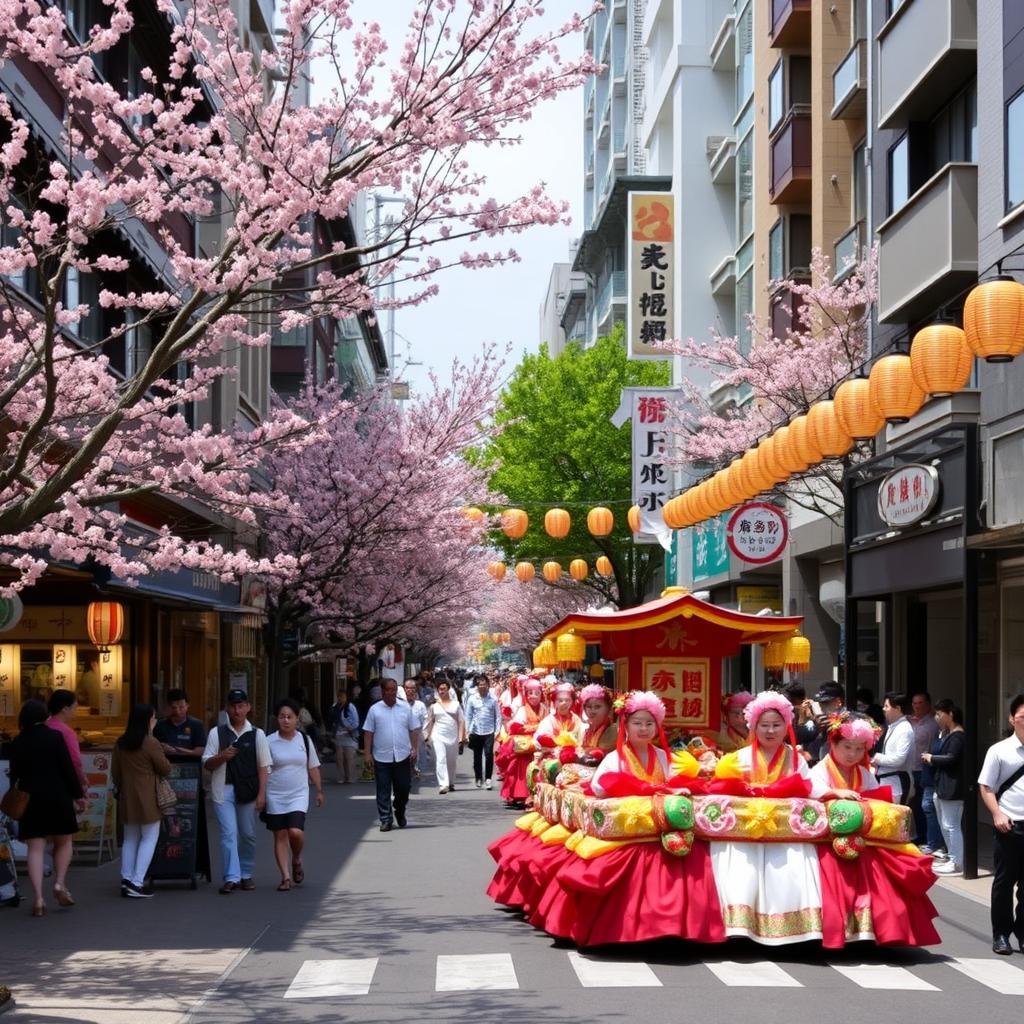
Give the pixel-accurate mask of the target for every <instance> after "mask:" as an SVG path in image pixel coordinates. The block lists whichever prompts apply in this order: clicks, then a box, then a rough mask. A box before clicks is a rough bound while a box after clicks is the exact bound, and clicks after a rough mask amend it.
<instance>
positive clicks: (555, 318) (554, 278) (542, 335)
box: [538, 245, 587, 358]
mask: <svg viewBox="0 0 1024 1024" xmlns="http://www.w3.org/2000/svg"><path fill="white" fill-rule="evenodd" d="M569 256H570V259H569V261H568V262H566V263H555V264H553V265H552V267H551V276H550V277H549V278H548V287H547V291H546V292H545V293H544V301H543V302H542V303H541V306H540V322H539V324H538V328H539V335H538V336H539V340H540V343H541V344H542V345H546V346H547V350H548V355H550V356H551V357H552V358H554V357H555V356H557V355H558V354H559V352H561V351H563V350H564V348H565V346H566V345H567V344H568V343H569V342H575V343H577V344H580V345H583V344H586V341H587V320H586V315H585V308H584V304H585V302H586V295H587V279H586V276H585V275H584V274H582V273H580V272H579V271H575V270H573V269H572V261H573V260H574V259H575V257H576V246H575V245H574V246H572V247H571V251H570V253H569ZM570 304H571V305H572V306H573V308H574V309H576V310H577V311H578V314H579V315H578V316H577V318H576V320H575V321H573V322H572V323H571V324H567V325H566V326H565V327H563V326H562V317H563V315H564V314H565V311H566V308H567V307H568V306H569V305H570Z"/></svg>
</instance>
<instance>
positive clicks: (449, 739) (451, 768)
mask: <svg viewBox="0 0 1024 1024" xmlns="http://www.w3.org/2000/svg"><path fill="white" fill-rule="evenodd" d="M423 738H424V740H425V741H429V742H430V744H431V746H432V747H433V748H434V765H435V767H436V771H437V785H438V790H437V791H438V793H441V794H444V793H447V792H448V791H449V790H452V789H454V788H455V764H456V758H457V757H458V756H459V744H460V743H465V742H466V716H465V715H464V714H463V712H462V705H461V704H460V703H459V702H458V700H457V699H456V698H455V697H453V696H452V692H451V687H450V686H449V685H448V682H447V680H444V679H442V680H441V681H440V682H439V683H438V684H437V700H435V701H434V703H433V704H431V705H430V707H429V708H427V724H426V725H425V726H424V729H423Z"/></svg>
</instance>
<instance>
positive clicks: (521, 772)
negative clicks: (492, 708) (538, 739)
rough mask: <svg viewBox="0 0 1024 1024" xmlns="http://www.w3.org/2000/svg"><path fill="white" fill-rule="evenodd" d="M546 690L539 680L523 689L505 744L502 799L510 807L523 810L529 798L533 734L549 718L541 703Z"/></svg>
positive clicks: (533, 748)
mask: <svg viewBox="0 0 1024 1024" xmlns="http://www.w3.org/2000/svg"><path fill="white" fill-rule="evenodd" d="M543 692H544V688H543V686H542V685H541V683H540V681H539V680H537V679H530V680H529V681H528V682H526V683H525V684H524V685H523V695H524V698H525V699H524V702H523V706H522V707H521V708H520V709H519V710H518V711H517V712H516V713H515V714H514V715H513V716H512V721H511V722H510V723H509V727H508V735H509V738H508V741H507V743H506V744H505V747H506V751H507V753H508V758H507V760H506V761H505V762H504V769H503V774H504V779H503V781H502V784H501V796H502V799H503V800H504V801H505V805H506V806H507V807H517V808H520V809H522V808H524V807H525V806H526V799H527V797H528V796H529V795H530V794H529V791H528V790H527V788H526V769H527V768H528V767H529V766H530V762H531V761H532V760H533V755H534V753H535V752H536V749H537V745H536V743H535V742H534V734H535V733H536V731H537V727H538V726H539V725H540V723H541V719H542V718H543V717H544V715H545V714H546V711H547V709H546V708H545V707H544V703H543V701H542V699H541V698H542V694H543Z"/></svg>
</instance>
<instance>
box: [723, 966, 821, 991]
mask: <svg viewBox="0 0 1024 1024" xmlns="http://www.w3.org/2000/svg"><path fill="white" fill-rule="evenodd" d="M704 966H705V967H707V969H708V970H709V971H711V973H712V974H713V975H714V976H715V977H716V978H718V980H719V981H720V982H722V984H724V985H729V986H730V987H731V988H803V985H801V984H800V982H799V981H797V980H796V978H794V977H793V976H792V975H791V974H787V973H786V972H785V971H784V970H783V969H782V968H781V967H780V966H779V965H778V964H773V963H771V962H770V961H767V960H762V961H759V962H757V963H753V964H737V963H734V962H733V961H732V960H723V961H722V962H721V963H720V964H705V965H704Z"/></svg>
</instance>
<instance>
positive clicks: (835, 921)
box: [811, 711, 940, 949]
mask: <svg viewBox="0 0 1024 1024" xmlns="http://www.w3.org/2000/svg"><path fill="white" fill-rule="evenodd" d="M826 728H827V738H828V754H827V755H826V756H825V757H824V758H822V760H821V761H819V762H818V764H816V765H815V766H814V767H813V768H812V769H811V778H812V779H813V780H814V781H815V784H816V786H825V787H826V788H827V792H826V793H825V794H824V798H825V799H826V800H833V799H838V800H856V801H863V800H864V798H865V797H867V798H868V799H870V800H878V801H884V802H885V803H889V802H891V800H892V790H891V789H890V788H889V787H888V786H882V785H880V784H879V782H878V779H876V778H875V775H874V773H873V772H872V771H871V766H870V760H869V759H870V751H871V749H872V748H873V747H874V745H875V743H877V742H878V737H879V736H880V735H881V731H882V730H881V729H880V728H879V727H878V726H877V725H875V723H874V722H872V721H871V720H870V719H869V718H867V717H866V716H864V715H860V714H857V713H856V712H851V711H842V712H840V713H838V714H833V715H830V716H829V719H828V724H827V726H826ZM817 848H818V857H819V871H820V877H821V889H822V945H823V946H825V947H826V948H829V949H838V948H840V947H841V946H843V945H844V943H846V942H851V941H854V940H856V939H872V940H874V941H875V942H877V943H879V944H880V945H914V946H929V945H933V944H935V943H937V942H939V941H940V939H939V935H938V933H937V932H936V930H935V926H934V924H933V923H932V921H933V919H934V918H935V916H936V913H937V912H936V910H935V907H934V906H933V905H932V902H931V900H930V899H929V898H928V896H927V892H928V889H929V888H930V887H931V886H932V885H933V884H934V882H935V874H934V872H933V871H932V868H931V858H930V857H926V856H924V855H923V854H921V853H920V851H918V850H917V848H916V847H913V846H912V845H910V844H908V845H907V846H905V847H898V848H894V849H893V848H885V849H882V848H880V847H878V846H868V845H865V847H864V848H863V849H862V850H860V852H859V855H858V856H857V857H856V858H855V859H852V860H850V859H846V858H843V857H840V856H839V855H838V854H837V853H836V851H835V849H834V847H833V845H832V844H831V843H819V844H817Z"/></svg>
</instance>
